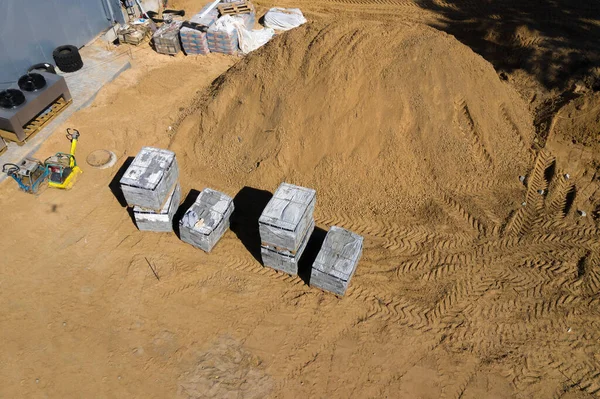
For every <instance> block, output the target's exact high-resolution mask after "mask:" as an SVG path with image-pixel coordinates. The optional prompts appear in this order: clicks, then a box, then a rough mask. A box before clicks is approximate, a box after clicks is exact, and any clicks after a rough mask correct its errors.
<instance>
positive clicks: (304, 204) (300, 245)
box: [258, 183, 317, 275]
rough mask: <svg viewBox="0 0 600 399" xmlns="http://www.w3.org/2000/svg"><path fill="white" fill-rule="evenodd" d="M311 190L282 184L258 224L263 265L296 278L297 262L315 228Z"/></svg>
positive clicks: (314, 200)
mask: <svg viewBox="0 0 600 399" xmlns="http://www.w3.org/2000/svg"><path fill="white" fill-rule="evenodd" d="M316 200H317V195H316V191H315V190H313V189H309V188H305V187H300V186H295V185H293V184H288V183H282V184H281V185H280V186H279V188H277V190H276V191H275V194H274V195H273V198H271V200H270V201H269V203H268V204H267V206H266V207H265V209H264V211H263V213H262V214H261V216H260V218H259V220H258V225H259V226H258V227H259V232H260V240H261V248H260V252H261V256H262V260H263V264H264V265H265V266H268V267H271V268H273V269H276V270H280V271H282V272H285V273H288V274H292V275H295V274H298V261H299V260H300V257H301V256H302V253H303V252H304V250H305V249H306V245H307V243H308V240H309V238H310V235H311V234H312V232H313V230H314V228H315V221H314V218H313V212H314V209H315V203H316Z"/></svg>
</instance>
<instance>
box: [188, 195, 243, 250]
mask: <svg viewBox="0 0 600 399" xmlns="http://www.w3.org/2000/svg"><path fill="white" fill-rule="evenodd" d="M233 209H234V206H233V199H232V198H231V197H229V196H228V195H226V194H223V193H221V192H219V191H215V190H212V189H210V188H205V189H204V190H202V192H201V193H200V194H199V195H198V198H196V201H194V203H193V204H192V206H190V208H189V209H188V210H187V211H186V212H185V214H184V215H183V218H182V219H181V220H180V221H179V234H180V237H181V240H182V241H184V242H187V243H188V244H191V245H193V246H194V247H196V248H200V249H201V250H203V251H205V252H210V251H211V250H212V249H213V247H214V246H215V245H216V244H217V242H218V241H219V239H220V238H221V237H222V236H223V234H225V232H226V231H227V229H228V228H229V218H230V217H231V214H232V213H233Z"/></svg>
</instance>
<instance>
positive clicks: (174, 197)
mask: <svg viewBox="0 0 600 399" xmlns="http://www.w3.org/2000/svg"><path fill="white" fill-rule="evenodd" d="M178 178H179V168H178V166H177V159H176V158H175V153H174V152H172V151H168V150H163V149H160V148H153V147H143V148H142V149H141V150H140V152H139V153H138V154H137V155H136V157H135V158H134V160H133V162H132V163H131V165H130V166H129V167H128V168H127V170H126V171H125V174H124V175H123V177H122V178H121V181H120V184H121V191H122V192H123V196H124V197H125V201H127V204H128V205H129V206H130V207H132V208H133V215H134V218H135V221H136V225H137V227H138V229H140V230H144V231H156V232H169V231H172V230H173V217H174V216H175V212H177V208H178V207H179V202H180V200H181V188H180V186H179V183H178V182H177V180H178Z"/></svg>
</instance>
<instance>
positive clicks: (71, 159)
mask: <svg viewBox="0 0 600 399" xmlns="http://www.w3.org/2000/svg"><path fill="white" fill-rule="evenodd" d="M67 138H68V139H69V140H71V152H70V153H69V154H67V153H64V152H58V153H56V154H55V155H53V156H51V157H50V158H48V159H46V161H45V162H44V164H45V165H46V168H47V169H48V172H49V173H48V185H49V186H50V187H54V188H60V189H63V190H68V189H70V188H71V187H73V184H74V183H75V180H76V179H77V176H78V175H79V174H81V173H82V170H81V169H80V168H79V166H77V160H76V159H75V149H76V148H77V140H78V139H79V131H77V130H76V129H67Z"/></svg>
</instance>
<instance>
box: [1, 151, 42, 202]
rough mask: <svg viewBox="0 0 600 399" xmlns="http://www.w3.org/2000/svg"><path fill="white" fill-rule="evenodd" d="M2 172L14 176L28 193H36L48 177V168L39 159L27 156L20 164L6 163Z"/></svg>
mask: <svg viewBox="0 0 600 399" xmlns="http://www.w3.org/2000/svg"><path fill="white" fill-rule="evenodd" d="M2 172H4V173H6V174H7V175H9V176H10V177H12V178H13V179H14V180H15V181H16V182H17V184H18V185H19V188H20V189H21V190H23V191H25V192H26V193H30V194H36V193H37V192H38V190H39V188H40V186H41V185H42V183H43V182H44V181H45V180H46V178H47V177H48V169H47V168H46V167H45V166H44V164H43V163H41V162H40V161H38V160H37V159H32V158H25V159H24V160H22V161H21V163H20V164H19V165H17V164H14V163H5V164H4V165H3V166H2Z"/></svg>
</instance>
